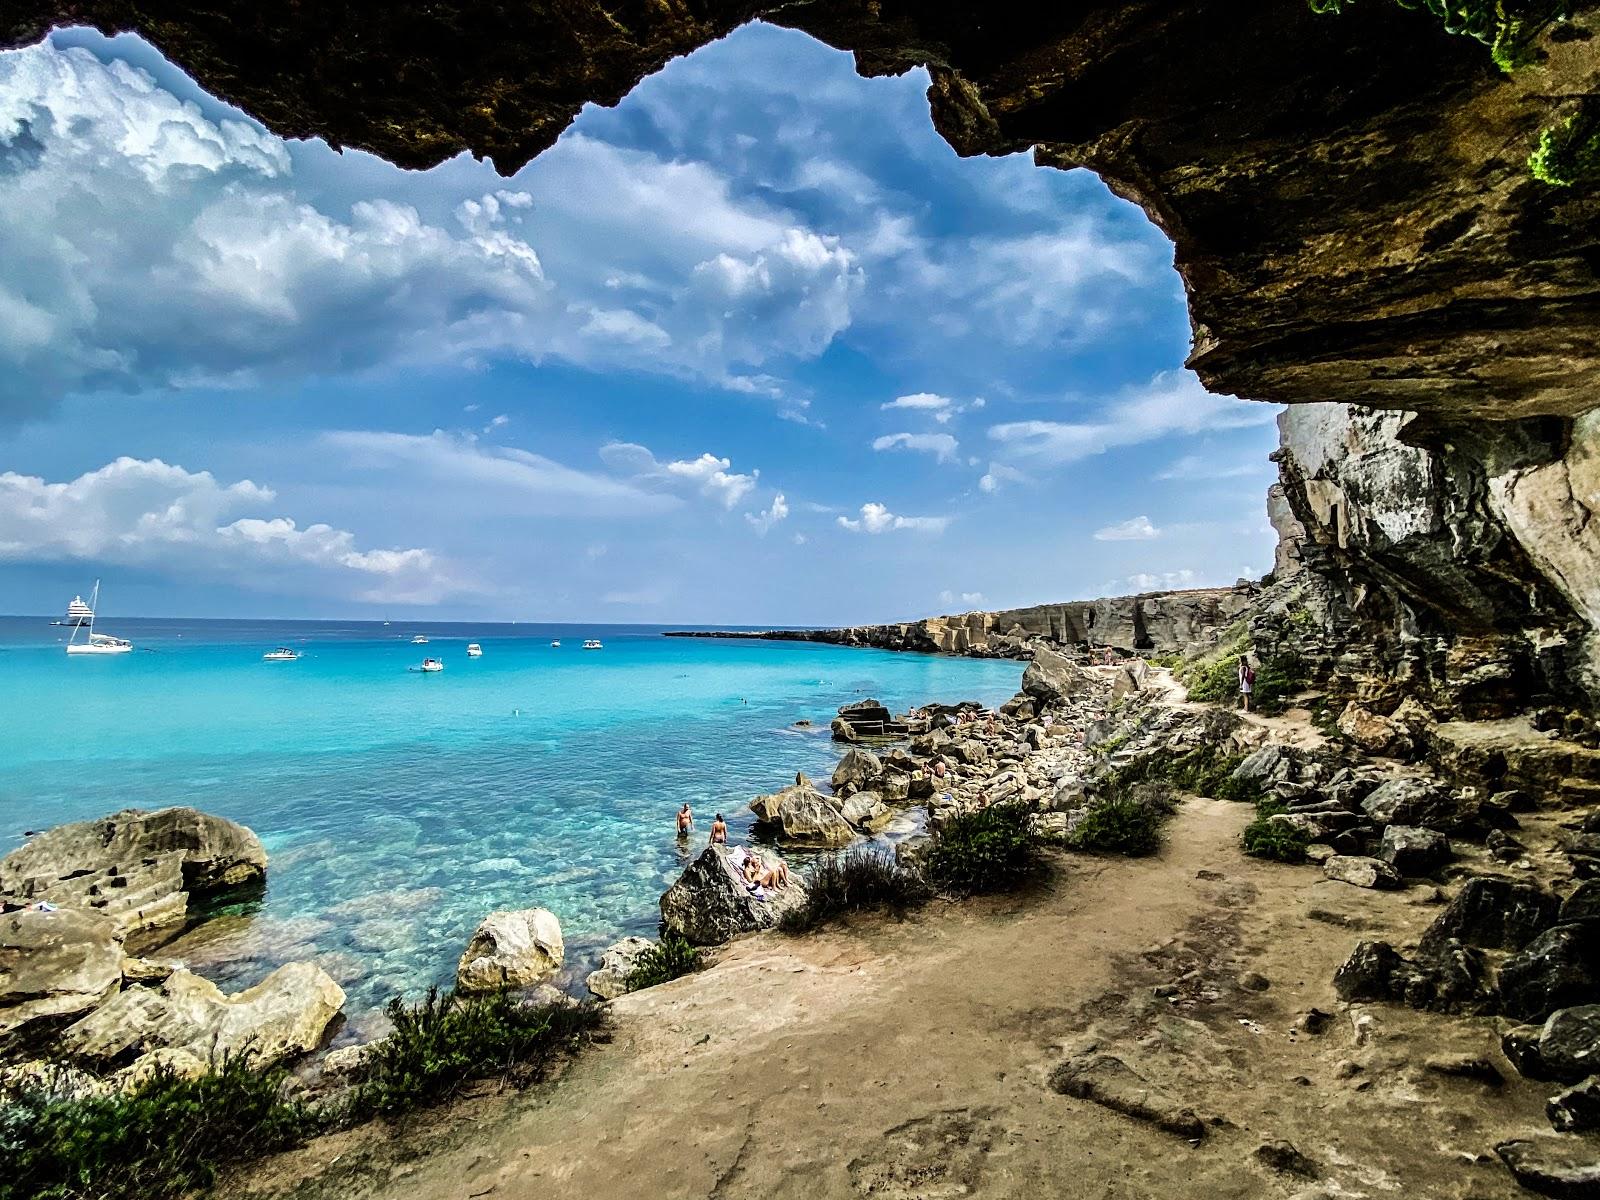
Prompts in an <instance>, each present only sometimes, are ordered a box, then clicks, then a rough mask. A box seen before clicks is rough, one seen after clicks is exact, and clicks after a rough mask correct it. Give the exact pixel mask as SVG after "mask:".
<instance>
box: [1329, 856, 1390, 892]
mask: <svg viewBox="0 0 1600 1200" xmlns="http://www.w3.org/2000/svg"><path fill="white" fill-rule="evenodd" d="M1322 873H1323V874H1324V875H1326V876H1327V877H1328V878H1329V879H1337V880H1338V881H1339V882H1340V883H1349V884H1353V885H1354V886H1356V887H1364V888H1397V887H1399V886H1400V885H1401V879H1400V876H1399V875H1397V874H1395V870H1394V868H1393V867H1391V866H1390V865H1389V864H1388V863H1386V862H1383V861H1382V860H1380V859H1376V858H1366V857H1363V856H1362V855H1359V854H1335V855H1334V856H1333V857H1332V858H1330V859H1328V860H1327V861H1326V862H1324V863H1323V864H1322Z"/></svg>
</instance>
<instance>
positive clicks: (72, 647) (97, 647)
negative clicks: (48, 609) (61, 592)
mask: <svg viewBox="0 0 1600 1200" xmlns="http://www.w3.org/2000/svg"><path fill="white" fill-rule="evenodd" d="M99 608H100V581H99V580H98V579H96V580H95V581H94V596H93V598H92V599H91V600H90V601H89V621H88V624H87V625H78V626H74V628H73V630H72V638H71V640H69V641H68V642H67V653H68V654H127V653H129V652H130V651H131V650H132V649H133V643H132V642H130V641H128V639H127V638H119V637H112V636H111V635H110V634H109V633H96V632H95V631H94V615H95V613H96V611H98V610H99ZM85 628H87V629H88V631H89V637H88V639H87V640H85V641H82V642H80V641H79V640H78V634H80V633H81V632H83V630H84V629H85Z"/></svg>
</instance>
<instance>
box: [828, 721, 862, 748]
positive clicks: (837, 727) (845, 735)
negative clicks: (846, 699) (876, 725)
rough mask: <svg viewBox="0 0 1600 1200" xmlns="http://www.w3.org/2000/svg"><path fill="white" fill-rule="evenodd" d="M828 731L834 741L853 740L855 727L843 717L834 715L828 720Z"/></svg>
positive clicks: (854, 738)
mask: <svg viewBox="0 0 1600 1200" xmlns="http://www.w3.org/2000/svg"><path fill="white" fill-rule="evenodd" d="M828 731H829V732H830V733H832V734H833V740H834V741H836V742H853V741H855V740H856V731H855V729H854V728H853V727H852V726H851V724H850V722H849V721H846V720H845V719H844V718H843V717H835V718H834V719H833V720H832V721H830V722H828Z"/></svg>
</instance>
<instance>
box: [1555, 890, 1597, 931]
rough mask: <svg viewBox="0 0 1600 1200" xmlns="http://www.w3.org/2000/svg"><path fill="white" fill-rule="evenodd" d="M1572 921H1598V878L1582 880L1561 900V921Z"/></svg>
mask: <svg viewBox="0 0 1600 1200" xmlns="http://www.w3.org/2000/svg"><path fill="white" fill-rule="evenodd" d="M1572 921H1600V879H1586V880H1584V881H1583V882H1582V883H1580V884H1579V885H1578V886H1577V887H1576V888H1574V889H1573V891H1572V894H1571V895H1569V896H1568V897H1567V898H1566V899H1565V900H1563V901H1562V902H1561V923H1562V924H1563V925H1565V924H1567V923H1569V922H1572ZM1596 936H1600V934H1597V935H1596Z"/></svg>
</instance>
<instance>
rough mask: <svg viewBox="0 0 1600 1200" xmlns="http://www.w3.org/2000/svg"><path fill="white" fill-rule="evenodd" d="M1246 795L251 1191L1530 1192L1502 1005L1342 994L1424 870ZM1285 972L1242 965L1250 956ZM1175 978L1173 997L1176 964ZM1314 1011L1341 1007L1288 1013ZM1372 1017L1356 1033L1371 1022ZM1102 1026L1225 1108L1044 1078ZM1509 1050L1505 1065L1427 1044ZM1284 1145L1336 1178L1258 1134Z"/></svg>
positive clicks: (786, 958) (847, 948)
mask: <svg viewBox="0 0 1600 1200" xmlns="http://www.w3.org/2000/svg"><path fill="white" fill-rule="evenodd" d="M1249 815H1250V813H1249V809H1248V808H1247V807H1246V806H1243V805H1233V804H1227V803H1224V802H1219V801H1210V800H1198V799H1196V800H1189V801H1188V802H1187V803H1186V804H1185V805H1184V807H1183V808H1182V809H1181V811H1180V812H1179V814H1178V816H1177V817H1176V819H1175V820H1174V821H1173V823H1172V825H1171V826H1170V827H1169V830H1168V838H1167V848H1166V850H1165V851H1164V852H1163V853H1162V854H1161V855H1159V856H1158V857H1155V858H1152V859H1146V860H1125V859H1091V858H1085V857H1081V856H1070V855H1062V856H1060V857H1059V858H1058V859H1057V860H1056V861H1055V868H1054V873H1053V877H1052V879H1051V880H1050V882H1049V883H1048V884H1047V885H1043V886H1041V887H1039V888H1037V889H1035V890H1034V891H1033V892H1031V893H1030V894H1027V895H1023V896H1018V897H1012V898H1007V899H1005V900H1001V901H974V902H968V903H965V904H960V905H955V904H943V903H941V904H937V905H934V906H931V907H930V908H928V909H927V910H925V911H923V912H921V913H919V914H917V915H915V916H914V917H912V918H910V919H908V920H905V921H894V920H892V919H888V918H873V919H858V920H856V921H853V922H852V923H850V924H849V925H846V926H843V927H839V928H836V929H833V930H831V931H829V932H825V933H822V934H819V935H813V936H810V937H807V938H802V939H789V938H784V937H781V936H778V935H760V936H755V937H751V938H748V939H745V940H742V941H740V942H738V943H736V944H735V945H733V946H732V947H730V948H728V949H727V950H726V952H725V953H724V954H723V956H722V959H721V961H720V962H719V963H718V964H717V965H716V966H715V967H713V968H712V969H711V970H708V971H706V972H703V973H701V974H699V975H695V976H691V977H688V978H685V979H680V980H677V981H674V982H673V983H671V984H667V985H665V986H662V987H659V988H654V989H651V990H649V991H647V992H642V993H638V994H635V995H632V996H628V997H625V998H623V999H622V1000H621V1001H619V1002H618V1003H617V1004H616V1005H615V1010H616V1014H617V1028H616V1038H615V1041H614V1042H613V1043H612V1044H611V1045H609V1046H599V1047H596V1048H594V1049H593V1050H591V1051H589V1052H586V1053H585V1054H584V1055H583V1056H582V1057H581V1058H580V1059H579V1060H578V1061H577V1062H576V1063H575V1064H573V1066H572V1067H571V1069H570V1070H569V1071H568V1072H567V1074H566V1076H565V1078H563V1079H561V1080H559V1081H556V1082H554V1083H550V1084H546V1085H544V1086H542V1087H540V1088H539V1089H536V1090H534V1091H532V1092H529V1093H526V1094H523V1095H520V1096H506V1095H497V1096H493V1097H485V1098H479V1099H473V1100H467V1101H464V1102H462V1103H459V1104H457V1105H455V1106H453V1107H452V1108H450V1109H448V1110H446V1111H443V1112H435V1113H430V1114H424V1115H422V1116H420V1117H415V1118H412V1119H410V1120H408V1121H407V1122H406V1123H404V1124H402V1125H399V1126H396V1127H385V1126H372V1127H368V1128H367V1129H365V1130H357V1131H354V1132H352V1133H348V1134H344V1135H341V1136H340V1137H337V1138H329V1139H324V1140H322V1141H319V1142H317V1143H315V1144H313V1145H312V1146H310V1147H308V1148H306V1149H304V1150H302V1151H299V1152H296V1153H295V1154H292V1155H288V1156H284V1157H281V1158H279V1159H276V1160H274V1161H272V1162H270V1163H268V1164H266V1165H265V1168H264V1169H263V1170H261V1171H259V1172H257V1173H256V1175H255V1176H254V1177H253V1178H252V1179H251V1180H250V1181H249V1183H248V1185H246V1184H237V1183H236V1184H235V1185H234V1186H231V1187H229V1188H228V1189H227V1191H228V1192H229V1193H233V1194H237V1193H239V1192H242V1191H245V1190H249V1191H252V1192H265V1193H272V1192H287V1193H292V1194H295V1195H301V1196H308V1197H310V1196H315V1197H332V1196H337V1197H341V1198H342V1197H357V1196H360V1197H367V1196H371V1197H382V1198H383V1200H477V1198H481V1197H492V1198H493V1200H533V1198H537V1197H587V1198H595V1200H610V1198H611V1197H696V1198H699V1197H747V1196H748V1197H764V1198H777V1200H782V1198H786V1197H796V1198H798V1197H806V1198H808V1200H813V1198H817V1197H841V1198H844V1197H850V1198H855V1197H863V1196H866V1197H875V1198H880V1200H902V1198H911V1197H920V1198H925V1200H942V1198H945V1197H958V1196H976V1197H1012V1196H1015V1197H1034V1196H1063V1197H1074V1198H1085V1200H1087V1198H1099V1197H1106V1198H1113V1197H1114V1198H1118V1200H1121V1198H1127V1200H1134V1198H1144V1197H1152V1196H1162V1197H1166V1196H1172V1197H1263V1196H1264V1197H1278V1196H1283V1197H1288V1196H1298V1197H1303V1198H1305V1200H1310V1198H1311V1197H1323V1196H1326V1197H1341V1198H1343V1197H1359V1196H1370V1197H1387V1196H1393V1197H1397V1198H1398V1197H1404V1198H1406V1200H1414V1198H1423V1200H1429V1198H1433V1197H1440V1198H1465V1197H1480V1198H1490V1197H1512V1196H1526V1195H1527V1193H1524V1192H1522V1191H1521V1190H1520V1189H1519V1188H1518V1187H1517V1186H1516V1185H1515V1184H1514V1183H1513V1182H1512V1180H1511V1178H1510V1176H1509V1175H1508V1174H1507V1172H1506V1171H1505V1169H1504V1168H1503V1167H1502V1166H1501V1165H1500V1163H1499V1161H1498V1160H1497V1159H1495V1158H1494V1156H1493V1154H1492V1147H1493V1145H1494V1143H1495V1142H1497V1141H1499V1140H1501V1139H1502V1138H1504V1137H1508V1136H1512V1135H1519V1136H1527V1135H1529V1134H1535V1135H1537V1133H1538V1132H1539V1131H1546V1132H1547V1131H1548V1128H1549V1127H1548V1124H1547V1123H1546V1121H1545V1120H1544V1117H1543V1113H1542V1106H1543V1102H1544V1098H1545V1095H1546V1093H1547V1092H1548V1091H1549V1090H1551V1089H1549V1088H1548V1087H1546V1086H1544V1085H1536V1084H1530V1083H1527V1082H1525V1081H1523V1080H1521V1079H1520V1077H1518V1076H1516V1075H1515V1073H1514V1072H1513V1071H1512V1070H1511V1069H1510V1068H1509V1066H1508V1065H1507V1064H1506V1063H1505V1061H1504V1060H1503V1059H1502V1058H1501V1057H1500V1056H1499V1052H1498V1049H1497V1042H1496V1036H1495V1031H1494V1028H1493V1024H1492V1023H1491V1022H1489V1021H1484V1020H1470V1019H1465V1018H1450V1017H1441V1016H1436V1015H1433V1014H1425V1013H1415V1012H1411V1011H1408V1010H1405V1009H1397V1008H1388V1007H1371V1008H1357V1009H1355V1010H1354V1011H1352V1010H1349V1009H1347V1008H1346V1007H1345V1006H1343V1005H1341V1004H1340V1003H1339V1001H1338V999H1337V997H1336V996H1335V995H1334V992H1333V989H1332V986H1331V979H1332V977H1333V973H1334V970H1335V969H1336V968H1337V966H1338V965H1339V963H1340V962H1341V961H1342V960H1343V959H1344V957H1345V956H1346V955H1347V954H1348V953H1349V951H1350V950H1351V948H1352V947H1353V946H1354V945H1355V943H1356V942H1357V941H1358V940H1359V939H1360V938H1362V937H1363V936H1369V937H1371V936H1381V937H1388V938H1390V939H1392V940H1394V941H1396V942H1397V943H1403V942H1405V941H1407V940H1409V939H1411V938H1414V937H1415V935H1416V934H1417V933H1418V932H1420V930H1421V929H1422V928H1423V927H1424V926H1425V925H1426V924H1427V922H1428V921H1429V920H1431V919H1432V917H1433V916H1434V914H1435V913H1436V912H1437V911H1438V910H1437V907H1436V906H1435V905H1433V904H1428V903H1425V902H1424V901H1426V899H1427V898H1428V893H1429V892H1431V891H1432V889H1431V888H1425V887H1412V888H1410V889H1408V890H1407V891H1405V892H1400V893H1377V892H1367V891H1362V890H1360V889H1357V888H1353V887H1350V886H1348V885H1345V884H1341V883H1335V882H1330V881H1325V880H1323V879H1322V878H1321V875H1320V872H1319V871H1318V870H1317V869H1316V868H1314V867H1286V866H1280V865H1276V864H1270V863H1261V862H1256V861H1254V860H1251V859H1247V858H1245V857H1244V856H1243V855H1242V854H1241V853H1240V852H1239V850H1238V848H1237V837H1238V832H1239V829H1240V828H1241V827H1242V825H1243V824H1244V822H1245V821H1246V820H1247V819H1248V817H1249ZM1251 972H1256V973H1259V974H1260V975H1262V976H1265V980H1266V983H1267V984H1268V985H1269V986H1267V987H1266V988H1265V990H1254V989H1252V988H1251V987H1249V986H1247V983H1246V982H1242V980H1248V982H1253V983H1255V984H1256V986H1257V987H1259V986H1260V984H1261V981H1260V980H1249V979H1248V976H1249V973H1251ZM1168 984H1177V985H1178V989H1179V990H1178V993H1177V995H1176V996H1175V997H1170V998H1158V997H1156V996H1154V995H1153V994H1152V991H1151V989H1152V987H1153V986H1156V985H1168ZM1312 1007H1317V1008H1320V1009H1322V1010H1324V1011H1325V1012H1327V1013H1330V1014H1333V1019H1332V1021H1331V1022H1330V1023H1329V1025H1328V1028H1327V1030H1326V1032H1324V1033H1322V1034H1321V1035H1319V1036H1312V1035H1310V1034H1307V1033H1304V1032H1296V1030H1295V1025H1296V1022H1297V1019H1298V1018H1299V1017H1301V1015H1302V1014H1304V1013H1305V1012H1306V1011H1307V1010H1308V1009H1310V1008H1312ZM1363 1027H1364V1029H1363ZM1095 1043H1098V1044H1099V1045H1100V1046H1101V1047H1102V1048H1103V1049H1105V1050H1107V1051H1109V1052H1113V1053H1116V1054H1118V1055H1119V1056H1120V1057H1122V1058H1123V1059H1124V1060H1125V1061H1126V1062H1127V1063H1128V1064H1129V1065H1130V1066H1133V1067H1134V1068H1136V1069H1137V1070H1138V1071H1140V1072H1141V1073H1143V1074H1145V1075H1146V1076H1147V1077H1148V1078H1149V1079H1151V1080H1152V1081H1153V1082H1156V1083H1157V1084H1159V1085H1160V1086H1161V1087H1163V1088H1165V1089H1166V1090H1168V1091H1170V1092H1173V1093H1175V1094H1177V1095H1179V1096H1181V1097H1182V1098H1183V1100H1184V1101H1185V1102H1186V1103H1188V1104H1189V1105H1190V1106H1192V1107H1193V1108H1194V1109H1195V1110H1196V1111H1197V1112H1198V1113H1200V1114H1201V1115H1202V1116H1204V1117H1207V1118H1208V1119H1210V1120H1211V1122H1212V1123H1211V1126H1210V1128H1209V1131H1208V1133H1207V1135H1206V1137H1205V1138H1204V1139H1203V1140H1202V1141H1201V1142H1200V1143H1199V1144H1198V1145H1191V1144H1190V1143H1189V1142H1187V1141H1184V1140H1182V1139H1180V1138H1177V1137H1175V1136H1173V1135H1170V1134H1167V1133H1163V1132H1161V1131H1159V1130H1157V1129H1155V1128H1153V1127H1151V1126H1149V1125H1146V1124H1143V1123H1141V1122H1138V1121H1135V1120H1133V1119H1130V1118H1128V1117H1125V1116H1122V1115H1119V1114H1117V1113H1114V1112H1111V1111H1109V1110H1107V1109H1104V1108H1101V1107H1099V1106H1097V1105H1095V1104H1093V1103H1091V1102H1088V1101H1084V1100H1075V1099H1069V1098H1066V1097H1064V1096H1060V1095H1057V1094H1055V1093H1054V1092H1052V1091H1051V1090H1049V1088H1048V1087H1047V1086H1046V1078H1047V1076H1048V1073H1049V1071H1050V1069H1051V1067H1053V1066H1054V1065H1055V1064H1056V1063H1058V1062H1060V1061H1061V1060H1062V1058H1063V1057H1064V1056H1065V1055H1066V1054H1067V1053H1070V1052H1076V1051H1078V1050H1081V1049H1083V1048H1085V1047H1088V1046H1090V1045H1093V1044H1095ZM1461 1055H1474V1056H1482V1057H1486V1058H1489V1059H1490V1060H1492V1061H1493V1062H1495V1063H1496V1064H1498V1066H1499V1068H1500V1070H1501V1072H1502V1073H1504V1075H1505V1076H1506V1083H1505V1084H1504V1085H1503V1086H1499V1087H1495V1086H1492V1085H1489V1084H1485V1083H1483V1082H1479V1081H1477V1080H1474V1079H1470V1078H1461V1077H1457V1076H1452V1075H1447V1074H1443V1073H1440V1072H1439V1071H1437V1070H1435V1069H1431V1068H1429V1067H1428V1066H1426V1065H1425V1064H1426V1063H1427V1062H1428V1061H1429V1060H1437V1059H1440V1058H1448V1057H1450V1056H1461ZM1274 1139H1287V1140H1288V1141H1290V1142H1292V1143H1294V1145H1295V1146H1296V1147H1297V1148H1298V1149H1299V1150H1300V1151H1302V1152H1303V1153H1304V1154H1305V1155H1307V1156H1308V1157H1309V1158H1310V1159H1311V1161H1312V1162H1313V1163H1314V1164H1315V1167H1316V1170H1317V1174H1318V1178H1317V1180H1316V1181H1311V1180H1308V1179H1307V1178H1304V1177H1295V1176H1290V1175H1283V1174H1278V1173H1275V1172H1274V1171H1273V1170H1271V1169H1269V1168H1268V1167H1266V1166H1264V1165H1262V1164H1261V1163H1260V1162H1258V1161H1257V1160H1256V1158H1255V1157H1254V1151H1255V1150H1256V1148H1257V1147H1258V1146H1260V1145H1261V1144H1262V1143H1263V1142H1265V1141H1268V1140H1274Z"/></svg>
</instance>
